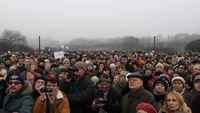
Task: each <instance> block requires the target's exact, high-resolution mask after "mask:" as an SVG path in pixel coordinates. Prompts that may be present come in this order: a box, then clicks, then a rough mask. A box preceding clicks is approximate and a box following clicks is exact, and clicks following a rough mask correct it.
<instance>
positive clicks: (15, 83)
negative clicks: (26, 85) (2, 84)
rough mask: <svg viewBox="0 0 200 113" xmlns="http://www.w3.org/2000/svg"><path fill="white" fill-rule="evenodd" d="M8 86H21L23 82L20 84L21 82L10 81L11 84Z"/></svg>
mask: <svg viewBox="0 0 200 113" xmlns="http://www.w3.org/2000/svg"><path fill="white" fill-rule="evenodd" d="M8 84H9V85H12V84H14V85H19V84H21V82H19V81H10V82H8Z"/></svg>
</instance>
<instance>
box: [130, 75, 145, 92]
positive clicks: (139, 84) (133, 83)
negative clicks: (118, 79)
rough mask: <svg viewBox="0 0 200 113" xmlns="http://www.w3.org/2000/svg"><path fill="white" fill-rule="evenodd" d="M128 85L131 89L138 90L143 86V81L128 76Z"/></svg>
mask: <svg viewBox="0 0 200 113" xmlns="http://www.w3.org/2000/svg"><path fill="white" fill-rule="evenodd" d="M128 85H129V88H130V89H131V90H138V89H140V88H141V87H142V86H143V81H142V80H141V79H140V78H138V77H130V78H129V79H128Z"/></svg>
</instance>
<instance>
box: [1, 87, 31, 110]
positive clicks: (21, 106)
mask: <svg viewBox="0 0 200 113" xmlns="http://www.w3.org/2000/svg"><path fill="white" fill-rule="evenodd" d="M31 92H32V88H31V86H29V85H28V83H27V84H26V83H25V86H24V88H23V89H22V91H21V92H20V93H17V94H13V93H8V94H7V95H6V96H5V98H4V102H3V110H4V111H5V112H8V113H12V112H18V113H31V112H32V106H33V99H32V97H31Z"/></svg>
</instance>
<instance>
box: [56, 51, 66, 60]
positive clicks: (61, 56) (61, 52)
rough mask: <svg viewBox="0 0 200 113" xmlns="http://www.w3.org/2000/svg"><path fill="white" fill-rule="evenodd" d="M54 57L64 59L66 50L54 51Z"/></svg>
mask: <svg viewBox="0 0 200 113" xmlns="http://www.w3.org/2000/svg"><path fill="white" fill-rule="evenodd" d="M54 57H55V59H62V58H64V57H65V52H63V51H57V52H54Z"/></svg>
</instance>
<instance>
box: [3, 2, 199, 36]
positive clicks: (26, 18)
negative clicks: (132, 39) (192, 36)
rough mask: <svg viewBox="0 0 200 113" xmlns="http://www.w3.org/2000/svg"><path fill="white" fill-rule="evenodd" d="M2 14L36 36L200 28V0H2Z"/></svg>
mask: <svg viewBox="0 0 200 113" xmlns="http://www.w3.org/2000/svg"><path fill="white" fill-rule="evenodd" d="M0 15H1V16H0V31H1V32H2V31H3V30H4V29H9V30H17V31H20V32H21V33H22V34H24V35H26V36H27V37H31V38H34V37H37V36H38V35H41V37H50V38H54V39H58V40H69V39H72V38H79V37H87V38H97V37H115V36H124V35H134V36H149V35H157V34H163V35H173V34H175V33H200V0H0Z"/></svg>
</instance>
